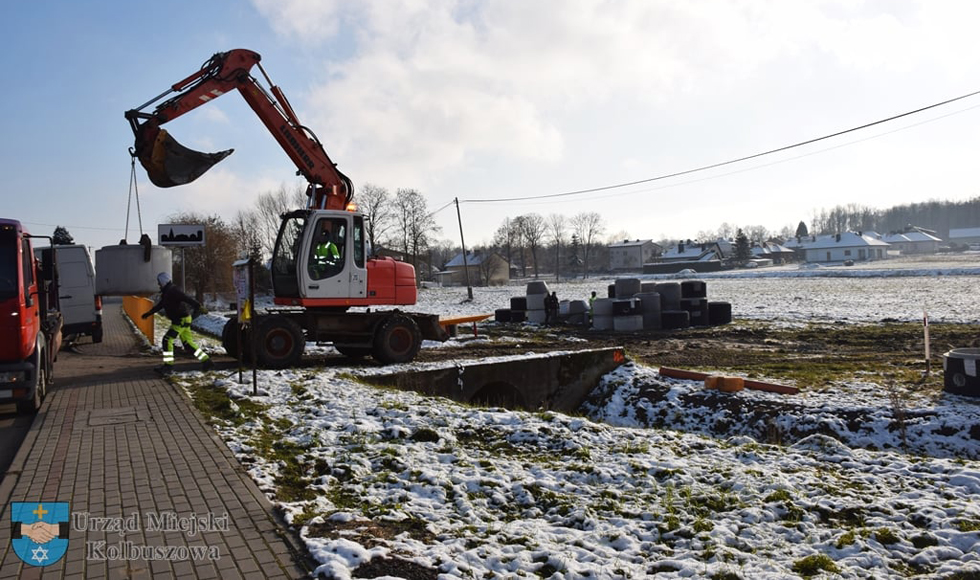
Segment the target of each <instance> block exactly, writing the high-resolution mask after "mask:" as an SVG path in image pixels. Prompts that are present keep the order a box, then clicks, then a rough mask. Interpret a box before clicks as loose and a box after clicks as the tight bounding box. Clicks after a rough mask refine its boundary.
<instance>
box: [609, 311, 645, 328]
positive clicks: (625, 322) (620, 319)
mask: <svg viewBox="0 0 980 580" xmlns="http://www.w3.org/2000/svg"><path fill="white" fill-rule="evenodd" d="M613 330H615V331H616V332H636V331H638V330H643V315H641V314H630V315H628V316H613Z"/></svg>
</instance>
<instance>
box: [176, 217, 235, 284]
mask: <svg viewBox="0 0 980 580" xmlns="http://www.w3.org/2000/svg"><path fill="white" fill-rule="evenodd" d="M168 220H169V223H172V224H204V241H205V244H204V245H203V246H194V247H190V248H187V249H186V250H184V251H183V252H181V255H182V256H183V261H180V260H179V259H178V262H179V263H180V267H181V268H182V269H183V271H182V273H183V275H184V276H186V278H187V286H189V287H191V288H193V289H194V297H195V298H196V299H197V300H198V301H199V302H200V301H203V300H204V294H205V293H210V294H211V295H212V296H213V295H214V294H216V293H218V292H229V291H231V289H232V283H231V265H232V263H233V262H234V261H235V256H236V255H237V249H238V248H237V246H238V244H237V240H236V236H235V233H234V231H233V228H231V227H229V226H228V225H227V224H225V222H224V221H223V220H222V219H221V217H220V216H218V215H212V216H203V215H201V214H196V213H193V212H183V213H177V214H173V215H171V216H170V217H169V218H168ZM184 290H185V291H186V290H187V288H185V289H184Z"/></svg>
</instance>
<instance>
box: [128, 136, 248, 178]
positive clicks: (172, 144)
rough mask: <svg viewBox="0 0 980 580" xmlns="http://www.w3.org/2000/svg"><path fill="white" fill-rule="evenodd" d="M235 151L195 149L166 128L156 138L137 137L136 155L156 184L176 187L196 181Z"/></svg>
mask: <svg viewBox="0 0 980 580" xmlns="http://www.w3.org/2000/svg"><path fill="white" fill-rule="evenodd" d="M233 151H234V149H228V150H226V151H218V152H217V153H201V152H200V151H194V150H193V149H188V148H187V147H184V146H183V145H181V144H180V143H178V142H177V140H176V139H174V138H173V137H171V136H170V133H168V132H167V131H166V130H165V129H158V130H157V134H156V136H155V137H154V138H153V139H152V140H150V139H137V148H136V155H137V156H138V157H139V160H140V163H141V164H142V165H143V168H144V169H146V173H147V175H148V176H149V177H150V181H151V182H153V185H155V186H157V187H173V186H175V185H184V184H186V183H190V182H192V181H194V180H195V179H197V178H198V177H200V176H201V175H203V174H204V172H205V171H207V170H208V169H211V167H212V166H213V165H214V164H215V163H217V162H219V161H221V160H222V159H224V158H225V157H228V156H229V155H231V153H232V152H233Z"/></svg>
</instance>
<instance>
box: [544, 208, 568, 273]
mask: <svg viewBox="0 0 980 580" xmlns="http://www.w3.org/2000/svg"><path fill="white" fill-rule="evenodd" d="M566 221H567V220H566V219H565V216H563V215H561V214H559V213H553V214H551V215H549V216H548V234H549V235H550V237H551V243H553V244H554V245H555V280H556V281H560V280H561V247H562V246H563V245H565V240H566V236H567V234H568V231H567V228H568V226H567V224H566Z"/></svg>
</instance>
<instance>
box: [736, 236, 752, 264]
mask: <svg viewBox="0 0 980 580" xmlns="http://www.w3.org/2000/svg"><path fill="white" fill-rule="evenodd" d="M751 257H752V249H751V248H750V247H749V237H748V236H746V235H745V232H743V231H742V228H739V229H738V233H736V234H735V259H736V260H738V261H739V262H740V263H743V264H744V263H745V262H748V261H749V258H751Z"/></svg>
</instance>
